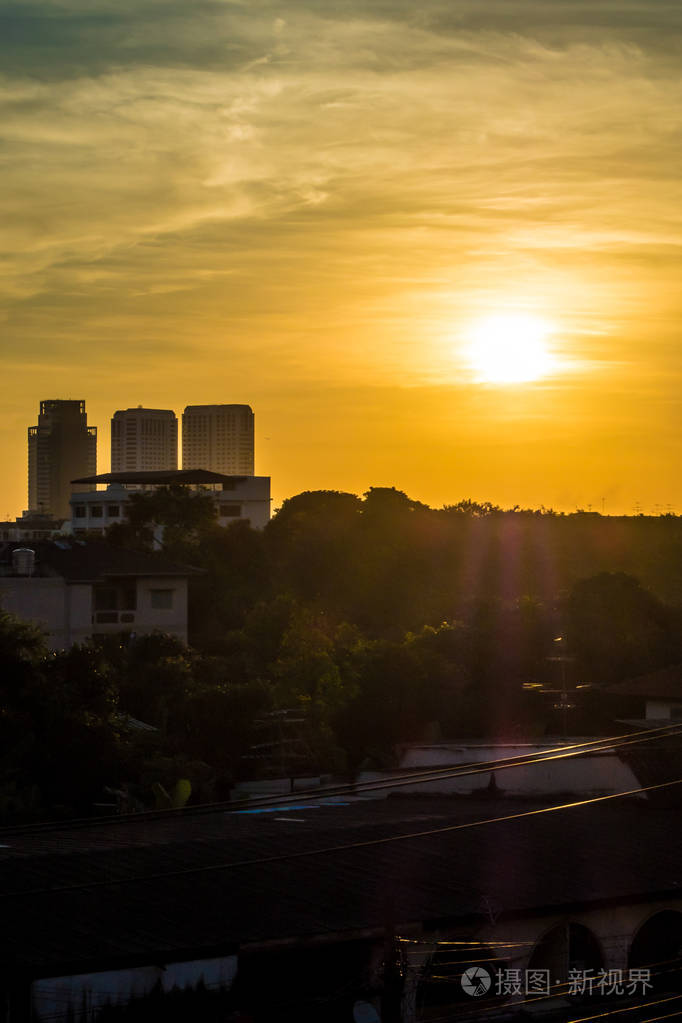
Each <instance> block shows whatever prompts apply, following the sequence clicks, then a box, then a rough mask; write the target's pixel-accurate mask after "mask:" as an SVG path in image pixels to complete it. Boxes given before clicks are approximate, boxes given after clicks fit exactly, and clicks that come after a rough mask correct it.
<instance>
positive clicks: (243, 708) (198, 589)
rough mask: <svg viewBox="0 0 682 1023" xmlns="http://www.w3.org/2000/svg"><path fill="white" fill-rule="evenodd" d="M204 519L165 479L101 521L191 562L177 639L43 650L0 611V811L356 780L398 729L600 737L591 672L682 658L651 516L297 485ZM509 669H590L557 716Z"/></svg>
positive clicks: (604, 681)
mask: <svg viewBox="0 0 682 1023" xmlns="http://www.w3.org/2000/svg"><path fill="white" fill-rule="evenodd" d="M213 514H214V513H213V503H212V501H211V499H210V498H205V499H204V498H202V497H196V496H189V495H187V494H185V493H183V492H182V491H181V490H177V491H170V492H163V491H157V492H156V493H155V494H152V495H136V496H135V498H134V499H133V501H132V504H131V512H130V521H129V523H127V524H126V525H124V526H119V527H114V528H112V530H111V533H110V537H109V538H110V540H111V541H112V542H116V543H119V544H124V545H127V546H133V547H149V546H151V545H152V543H153V542H154V537H155V536H156V538H157V540H158V538H159V536H161V535H162V538H163V539H162V542H163V545H164V548H165V550H166V552H167V554H168V555H169V556H170V557H172V558H173V559H174V560H179V561H183V562H186V563H188V564H191V565H193V566H196V567H199V568H200V569H202V570H203V571H202V572H201V573H200V574H199V575H197V576H195V577H193V579H192V580H191V589H190V646H189V648H185V647H183V646H181V645H180V644H179V643H178V642H177V641H175V640H174V639H171V638H169V637H166V636H161V635H154V636H147V637H145V636H141V637H138V638H136V639H134V640H132V641H130V640H125V639H124V638H117V637H111V638H108V639H107V641H106V642H104V643H102V644H98V645H92V646H85V647H75V648H73V649H72V650H70V651H67V652H64V653H60V654H57V655H54V654H48V653H47V651H46V650H45V648H44V646H43V645H42V640H41V638H40V636H39V635H38V634H37V633H36V631H35V630H33V629H31V628H30V627H28V626H25V625H23V624H21V623H17V622H15V621H13V620H12V619H11V618H10V617H9V616H7V615H3V616H0V660H1V661H2V672H1V674H0V710H1V713H0V741H1V748H2V751H3V753H2V759H1V760H0V815H2V817H3V818H4V819H5V820H10V819H31V818H32V817H33V818H38V817H44V816H46V815H53V816H57V815H73V814H81V813H83V814H90V813H92V812H93V811H94V812H97V808H98V807H99V809H100V810H101V812H111V810H112V809H135V808H147V807H153V806H168V805H171V804H172V803H173V802H174V801H175V802H182V801H183V800H185V799H187V798H188V797H189V798H190V799H191V800H192V801H208V800H213V799H223V798H227V796H228V795H229V792H230V789H231V787H232V785H233V784H234V782H235V781H237V780H241V779H247V778H257V777H263V776H267V775H271V776H272V775H276V776H293V775H308V774H311V773H317V772H332V773H339V774H345V775H346V776H353V775H354V774H355V773H356V772H357V771H358V769H360V768H361V767H362V766H363V765H373V766H389V765H391V764H393V763H394V762H395V761H394V756H395V750H396V746H397V745H398V744H400V743H403V742H410V741H423V740H429V741H435V740H437V739H438V738H441V737H444V738H458V737H459V738H465V737H487V738H498V739H516V740H520V739H530V738H532V737H534V736H540V735H543V734H546V733H555V734H556V733H557V732H558V731H559V730H561V729H563V728H568V730H569V732H570V733H572V734H595V733H596V734H599V733H607V732H608V731H610V730H611V729H612V727H613V719H614V716H616V710H618V712H619V713H621V714H622V709H623V708H622V707H620V706H619V707H618V708H616V706H615V705H614V702H613V698H612V697H610V696H608V695H605V694H604V691H603V688H602V687H604V686H607V685H608V684H610V683H613V682H617V681H618V680H620V679H624V678H628V677H632V676H635V675H638V674H642V673H645V672H650V671H654V670H656V669H658V668H661V667H664V666H666V665H670V664H676V663H679V662H680V661H682V639H681V637H682V630H681V629H680V625H681V624H682V620H681V619H682V558H681V557H680V545H681V543H682V525H681V523H680V520H679V519H677V518H675V517H672V516H666V517H662V518H657V519H647V518H643V517H636V518H632V519H611V518H603V517H601V516H598V515H593V514H587V513H585V514H581V513H578V514H575V515H570V516H562V515H556V514H554V513H552V512H547V511H544V510H541V511H539V512H535V511H528V510H522V509H513V510H509V511H504V510H502V509H499V508H496V507H494V506H491V505H477V504H473V503H471V502H462V503H461V504H459V505H457V506H454V507H450V508H444V509H439V510H434V509H430V508H428V507H426V506H425V505H423V504H420V503H419V502H415V501H411V500H410V499H409V498H407V497H406V496H405V495H404V494H402V493H400V492H399V491H396V490H392V489H380V488H374V489H372V490H370V491H369V492H368V493H367V494H366V495H365V497H364V499H360V498H358V497H356V496H355V495H352V494H342V493H336V492H318V493H305V494H301V495H299V496H298V497H295V498H292V499H290V500H288V501H286V502H285V503H284V505H283V507H282V508H281V509H280V511H279V512H278V513H277V515H276V516H275V517H274V518H273V520H272V522H271V523H270V524H269V525H268V527H267V528H266V529H265V530H264V531H262V532H255V531H253V530H251V529H250V528H249V527H248V526H247V525H246V524H245V523H243V522H238V523H235V524H233V525H232V526H230V527H229V528H227V529H224V528H221V527H219V526H218V525H217V524H216V523H215V520H214V517H213ZM559 636H561V637H562V641H561V643H560V644H557V637H559ZM557 656H561V657H563V658H564V659H563V660H561V661H557V660H555V659H554V658H556V657H557ZM528 681H534V682H542V683H545V686H546V688H548V689H551V688H556V687H557V686H561V685H563V683H564V682H565V683H566V684H567V686H568V687H569V688H571V689H572V688H573V687H575V686H576V685H577V684H578V683H586V682H589V683H592V684H593V685H592V688H581V689H580V690H579V693H580V695H579V697H578V696H576V699H575V700H574V701H572V702H574V703H575V704H576V705H575V707H574V708H573V709H571V710H570V712H569V714H568V719H567V718H566V715H565V714H563V712H561V711H558V710H556V709H555V706H554V705H555V703H556V697H553V696H551V695H545V694H543V693H542V692H541V691H538V690H535V691H529V690H528V689H525V688H524V687H523V683H524V682H528ZM562 714H563V716H561V715H562ZM183 779H186V780H187V781H189V782H190V783H191V795H190V789H189V787H188V786H187V784H186V782H183V781H182V780H183ZM107 804H108V805H107Z"/></svg>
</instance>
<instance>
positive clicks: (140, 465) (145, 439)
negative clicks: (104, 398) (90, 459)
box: [111, 405, 178, 472]
mask: <svg viewBox="0 0 682 1023" xmlns="http://www.w3.org/2000/svg"><path fill="white" fill-rule="evenodd" d="M177 467H178V420H177V417H176V415H175V412H172V411H171V410H170V409H158V408H142V406H141V405H138V406H137V408H128V409H125V410H121V411H119V412H114V415H113V417H112V420H111V471H112V472H130V471H135V472H153V471H154V470H155V469H177Z"/></svg>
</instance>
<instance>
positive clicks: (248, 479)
mask: <svg viewBox="0 0 682 1023" xmlns="http://www.w3.org/2000/svg"><path fill="white" fill-rule="evenodd" d="M73 483H74V485H79V486H83V485H86V484H90V485H91V486H92V487H93V489H92V490H87V491H82V492H80V493H74V494H73V495H72V497H71V524H70V531H71V532H73V533H74V534H75V535H76V536H78V535H82V534H84V533H99V534H102V535H103V534H104V533H105V532H106V530H107V528H108V527H109V526H110V525H112V524H113V523H115V522H124V521H125V519H126V505H127V503H128V501H129V500H130V496H131V494H132V493H140V492H142V493H144V492H145V491H153V490H157V489H159V488H160V487H171V486H182V487H186V488H187V489H188V490H190V491H191V492H195V493H197V494H206V493H208V494H210V495H211V496H212V497H213V500H214V502H215V506H216V522H218V523H219V525H221V526H228V525H230V523H232V522H236V521H239V520H242V521H246V522H248V523H249V524H250V525H251V526H252V527H253V529H263V528H264V527H265V526H266V525H267V523H268V522H269V521H270V477H269V476H225V475H224V474H222V473H218V472H210V471H209V470H207V469H177V470H172V471H170V470H169V471H167V472H166V471H163V472H162V471H158V472H107V473H103V474H102V475H99V476H86V477H83V478H82V479H78V480H73ZM98 486H105V487H106V489H103V490H98V489H97V487H98Z"/></svg>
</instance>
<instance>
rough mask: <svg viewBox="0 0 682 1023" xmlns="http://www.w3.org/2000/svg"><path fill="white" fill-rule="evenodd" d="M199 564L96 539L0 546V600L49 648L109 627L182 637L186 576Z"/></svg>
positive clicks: (59, 647)
mask: <svg viewBox="0 0 682 1023" xmlns="http://www.w3.org/2000/svg"><path fill="white" fill-rule="evenodd" d="M198 571H199V570H198V569H194V568H190V567H189V566H187V565H178V564H175V563H174V562H171V561H169V560H168V559H167V558H164V557H162V556H161V555H159V554H157V553H151V552H150V553H146V552H140V551H130V550H125V549H123V548H120V547H114V546H112V545H110V544H107V543H104V542H102V541H96V540H95V541H91V540H89V541H87V542H86V541H82V540H75V539H74V540H69V539H62V540H55V541H45V540H42V541H38V542H37V543H34V544H32V546H31V548H30V549H29V548H25V547H22V546H20V545H19V544H17V543H6V544H4V545H3V546H2V547H0V606H1V607H2V609H3V610H5V611H9V612H11V613H12V614H15V615H17V616H18V617H19V618H23V619H25V620H26V621H31V622H34V623H35V624H36V625H38V626H40V627H41V628H42V629H44V630H45V632H46V634H47V642H48V645H49V647H50V649H52V650H62V649H66V648H68V647H70V646H71V645H72V644H73V643H83V642H86V641H87V640H90V639H93V638H94V637H97V636H105V635H108V634H112V633H129V634H133V633H135V634H140V633H149V632H156V631H159V632H165V633H169V634H170V635H173V636H176V637H177V638H178V639H180V640H182V642H184V643H186V642H187V582H188V579H189V577H190V576H191V575H194V574H196V573H198Z"/></svg>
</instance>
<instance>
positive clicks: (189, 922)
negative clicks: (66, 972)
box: [0, 797, 682, 975]
mask: <svg viewBox="0 0 682 1023" xmlns="http://www.w3.org/2000/svg"><path fill="white" fill-rule="evenodd" d="M532 808H533V807H532V805H529V804H528V803H525V802H524V803H519V802H515V803H512V802H511V801H507V800H504V801H499V800H498V801H493V800H481V801H470V800H461V801H458V800H447V799H445V800H443V799H439V800H436V799H430V798H424V797H422V798H414V799H389V800H386V801H384V802H380V801H358V802H354V803H351V804H350V805H345V806H343V805H320V806H317V807H316V808H313V807H312V806H311V807H308V808H306V809H304V810H301V809H298V810H295V811H292V810H283V809H279V810H273V811H272V812H271V813H258V814H236V813H225V812H216V813H214V814H202V815H196V816H192V815H188V816H186V817H174V818H169V819H162V820H141V821H139V823H138V822H136V821H134V820H132V821H130V820H128V821H125V822H121V823H118V822H115V821H114V822H113V823H110V824H106V823H102V824H98V825H95V826H84V827H79V828H74V829H69V828H62V829H58V828H57V829H54V830H51V831H48V832H43V833H39V834H30V833H22V832H20V831H16V832H14V833H13V832H12V831H5V832H4V833H3V834H2V835H1V836H0V841H2V842H3V843H5V844H6V845H8V846H9V848H2V849H0V889H1V893H2V897H0V912H1V913H2V920H3V934H4V937H3V939H2V941H3V945H4V947H3V955H4V957H5V960H6V961H9V962H10V963H11V964H13V965H14V966H15V967H16V968H22V967H23V968H27V969H29V970H31V971H33V972H35V973H37V974H41V973H42V974H46V975H47V974H49V973H50V972H58V971H59V970H60V969H62V968H64V967H65V964H70V966H71V967H73V966H74V964H75V965H76V966H77V967H78V968H79V969H82V970H84V969H91V968H102V966H103V965H104V964H107V963H111V962H112V961H122V960H126V961H131V960H133V959H138V960H140V961H141V960H144V959H145V957H146V958H148V959H152V960H155V959H158V958H159V957H161V958H163V957H166V956H167V957H170V956H171V955H172V956H175V957H178V956H182V955H188V954H189V955H190V957H191V956H193V955H199V954H200V953H201V952H203V951H206V950H208V949H217V948H220V949H223V950H224V949H227V948H229V947H233V946H235V945H247V944H249V943H254V942H264V941H277V940H284V939H306V938H312V937H314V936H320V935H325V934H326V935H331V934H335V935H336V934H343V933H350V932H353V931H359V930H367V929H380V928H381V927H382V926H383V922H384V915H385V906H386V899H387V898H388V897H389V896H390V898H391V899H392V901H393V903H394V906H395V914H396V920H397V921H399V922H402V923H403V924H409V923H424V924H426V925H427V926H428V925H429V924H432V925H434V926H435V924H436V923H437V922H439V921H446V920H447V921H451V922H456V921H458V920H466V919H470V918H472V917H473V918H475V917H485V915H486V913H487V907H488V906H489V905H490V904H494V905H495V906H496V907H497V908H498V910H499V911H500V912H502V913H507V914H512V915H516V914H521V913H527V912H536V911H539V910H542V909H543V908H548V907H562V906H563V907H566V906H570V905H575V904H590V903H594V902H600V901H602V900H615V901H619V900H633V899H634V900H647V899H650V898H651V897H653V896H654V895H656V894H660V893H664V892H673V893H676V892H677V890H678V888H679V889H680V890H682V866H681V865H680V863H679V855H678V842H679V830H680V829H679V823H678V814H677V813H676V812H673V811H670V810H667V809H664V808H658V807H652V806H650V805H648V804H646V803H645V802H643V803H640V804H637V803H634V802H631V801H628V802H625V801H618V802H617V803H601V804H600V803H597V804H592V805H588V806H582V807H577V808H573V809H567V810H558V811H557V812H553V813H551V814H546V815H538V816H525V817H521V818H519V819H516V820H505V821H499V822H497V823H492V824H486V825H484V826H476V827H467V828H465V829H462V830H451V831H441V832H440V833H436V834H427V835H422V836H421V837H403V838H399V840H397V841H388V842H382V840H384V839H387V838H388V839H392V838H396V837H398V836H408V835H412V836H414V835H415V833H420V832H427V831H431V830H433V829H439V828H444V827H452V826H453V825H466V824H471V823H472V822H476V821H479V820H481V819H490V818H493V817H496V816H506V815H509V814H513V813H515V812H520V813H525V812H527V811H528V810H529V809H532ZM282 818H284V819H282ZM292 818H296V820H294V819H292ZM635 836H636V837H637V839H636V840H635ZM367 842H379V843H380V844H369V845H368V844H363V843H367ZM358 843H359V844H358ZM263 860H269V862H262V861H263ZM259 861H260V862H259ZM60 889H61V890H60Z"/></svg>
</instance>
